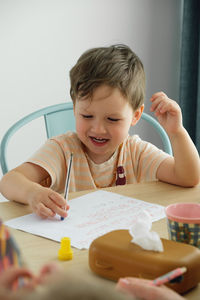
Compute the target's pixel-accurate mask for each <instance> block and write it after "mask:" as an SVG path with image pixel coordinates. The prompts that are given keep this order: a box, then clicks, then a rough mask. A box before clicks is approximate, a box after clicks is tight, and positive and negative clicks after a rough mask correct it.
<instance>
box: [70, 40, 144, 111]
mask: <svg viewBox="0 0 200 300" xmlns="http://www.w3.org/2000/svg"><path fill="white" fill-rule="evenodd" d="M70 81H71V88H70V95H71V98H72V100H73V102H75V100H76V99H77V98H83V97H91V96H92V93H93V91H94V90H95V88H97V87H99V86H100V85H102V84H107V85H109V86H111V87H114V88H116V87H117V88H119V90H120V92H121V93H122V95H123V96H125V97H126V98H127V100H128V101H129V103H130V104H131V106H132V108H133V110H136V109H138V108H139V107H140V106H141V105H142V104H143V103H144V97H145V73H144V68H143V64H142V62H141V60H140V59H139V57H138V56H137V55H136V54H135V53H134V52H133V51H132V50H131V49H130V48H129V47H128V46H126V45H121V44H120V45H113V46H110V47H100V48H92V49H89V50H87V51H86V52H84V53H83V54H82V55H81V57H80V58H79V59H78V61H77V63H76V64H75V66H74V67H73V68H72V69H71V71H70Z"/></svg>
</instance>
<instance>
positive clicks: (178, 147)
mask: <svg viewBox="0 0 200 300" xmlns="http://www.w3.org/2000/svg"><path fill="white" fill-rule="evenodd" d="M150 101H151V102H152V105H151V111H153V112H155V115H156V117H157V118H158V121H159V123H160V124H161V125H162V126H163V128H164V129H165V131H166V132H167V134H168V136H169V138H170V141H171V144H172V149H173V154H174V157H173V158H168V159H166V160H164V161H163V162H162V163H161V164H160V166H159V168H158V170H157V178H158V179H159V180H161V181H165V182H168V183H172V184H177V185H180V186H185V187H191V186H195V185H197V184H198V183H199V181H200V160H199V154H198V152H197V149H196V148H195V146H194V144H193V142H192V140H191V138H190V136H189V134H188V133H187V131H186V130H185V128H184V127H183V124H182V113H181V109H180V107H179V105H178V104H177V103H176V102H175V101H173V100H171V99H169V98H168V97H167V95H165V94H164V93H163V92H158V93H156V94H154V95H153V96H152V97H151V100H150Z"/></svg>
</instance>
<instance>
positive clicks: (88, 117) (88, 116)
mask: <svg viewBox="0 0 200 300" xmlns="http://www.w3.org/2000/svg"><path fill="white" fill-rule="evenodd" d="M82 117H83V118H84V119H91V118H92V115H82Z"/></svg>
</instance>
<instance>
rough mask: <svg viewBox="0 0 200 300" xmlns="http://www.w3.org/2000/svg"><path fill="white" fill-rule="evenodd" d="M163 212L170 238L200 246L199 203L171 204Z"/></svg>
mask: <svg viewBox="0 0 200 300" xmlns="http://www.w3.org/2000/svg"><path fill="white" fill-rule="evenodd" d="M165 213H166V216H167V225H168V233H169V237H170V239H171V240H174V241H177V242H181V243H186V244H190V245H193V246H196V247H198V248H200V204H198V203H176V204H171V205H169V206H167V207H166V208H165Z"/></svg>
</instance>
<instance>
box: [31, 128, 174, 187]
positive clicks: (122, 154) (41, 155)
mask: <svg viewBox="0 0 200 300" xmlns="http://www.w3.org/2000/svg"><path fill="white" fill-rule="evenodd" d="M71 153H73V164H72V169H71V175H70V187H69V192H76V191H81V190H88V189H95V188H103V187H109V186H115V185H118V184H130V183H138V182H147V181H155V180H157V179H156V172H157V169H158V167H159V165H160V163H161V162H162V161H163V160H164V159H166V158H168V157H169V155H168V154H167V153H165V152H163V151H162V150H160V149H158V148H157V147H156V146H154V145H152V144H151V143H148V142H145V141H142V140H141V139H140V138H139V137H138V136H137V135H134V136H128V137H127V138H126V139H125V140H124V142H123V144H122V145H120V147H119V148H118V149H117V150H116V151H115V153H114V154H113V155H112V157H111V158H110V159H109V160H108V161H106V162H104V163H102V164H95V163H94V162H93V161H91V159H90V158H89V157H88V156H87V154H86V153H85V152H84V150H83V146H82V144H81V142H80V140H79V138H78V137H77V134H76V133H74V132H67V133H65V134H63V135H60V136H57V137H53V138H51V139H49V140H47V141H46V143H45V144H44V145H43V146H42V147H41V148H40V149H39V150H38V151H37V152H36V153H35V154H34V155H33V156H32V157H31V158H30V159H29V160H28V162H31V163H34V164H37V165H39V166H41V167H42V168H44V169H45V170H46V171H47V172H48V173H49V176H50V179H51V188H52V189H53V190H55V191H57V192H59V193H63V191H64V186H65V178H66V173H67V164H68V162H69V158H70V154H71ZM117 173H118V174H117ZM117 178H118V180H117V183H116V179H117Z"/></svg>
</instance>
